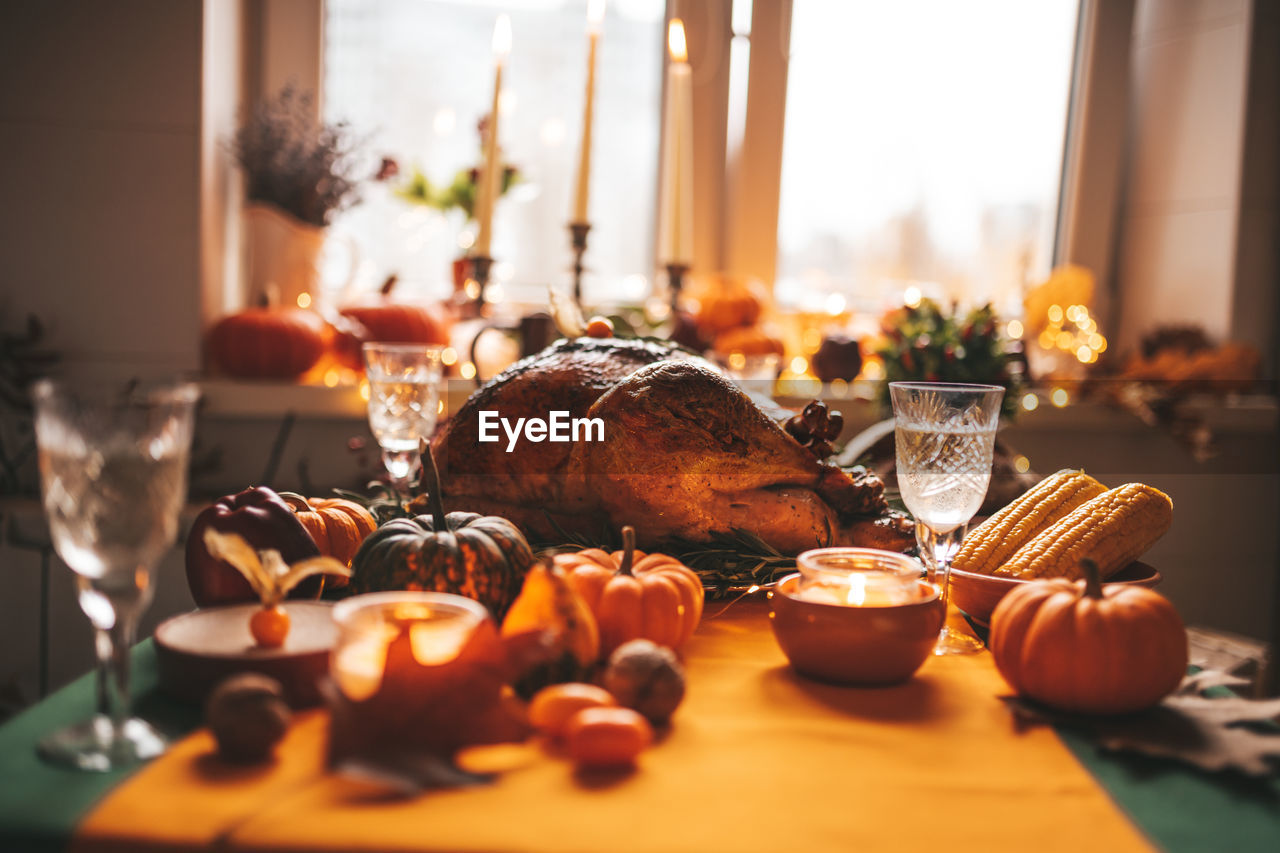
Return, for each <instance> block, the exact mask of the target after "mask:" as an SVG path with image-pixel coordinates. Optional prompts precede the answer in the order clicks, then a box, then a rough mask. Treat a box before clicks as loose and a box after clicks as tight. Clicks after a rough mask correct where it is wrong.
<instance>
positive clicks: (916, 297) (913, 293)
mask: <svg viewBox="0 0 1280 853" xmlns="http://www.w3.org/2000/svg"><path fill="white" fill-rule="evenodd" d="M923 296H924V295H923V294H922V293H921V292H920V288H918V287H916V286H915V285H914V284H913V285H911V286H910V287H908V288H907V289H906V290H904V291H902V304H903V305H905V306H907V307H908V308H918V307H919V306H920V300H921V299H922V298H923Z"/></svg>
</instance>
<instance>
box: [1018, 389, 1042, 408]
mask: <svg viewBox="0 0 1280 853" xmlns="http://www.w3.org/2000/svg"><path fill="white" fill-rule="evenodd" d="M1022 408H1023V410H1024V411H1027V412H1034V411H1035V410H1036V409H1038V408H1040V398H1039V397H1037V396H1036V395H1035V392H1033V391H1028V392H1027V393H1025V394H1023V395H1022Z"/></svg>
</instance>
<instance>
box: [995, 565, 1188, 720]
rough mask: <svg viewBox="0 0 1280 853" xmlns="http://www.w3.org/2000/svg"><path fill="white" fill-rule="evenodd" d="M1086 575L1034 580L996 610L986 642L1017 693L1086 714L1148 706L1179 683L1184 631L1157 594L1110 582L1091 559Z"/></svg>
mask: <svg viewBox="0 0 1280 853" xmlns="http://www.w3.org/2000/svg"><path fill="white" fill-rule="evenodd" d="M1081 563H1082V564H1083V566H1084V571H1085V579H1084V580H1082V581H1074V582H1072V581H1067V580H1062V579H1055V580H1048V581H1033V582H1031V583H1026V584H1020V585H1019V586H1018V588H1017V589H1015V590H1014V591H1012V592H1010V593H1009V594H1008V595H1006V596H1005V597H1004V598H1003V599H1002V600H1001V601H1000V604H999V605H997V606H996V609H995V612H993V613H992V614H991V635H990V641H989V642H988V644H987V645H988V646H989V647H990V649H991V654H992V656H993V657H994V658H995V663H996V667H997V668H998V669H999V670H1000V674H1001V675H1003V676H1004V679H1005V681H1007V682H1009V686H1010V687H1012V688H1013V689H1014V690H1015V691H1017V692H1018V694H1019V695H1022V696H1026V697H1028V698H1031V699H1035V700H1036V701H1037V702H1043V703H1044V704H1046V705H1049V706H1051V707H1054V708H1059V709H1061V710H1064V711H1074V712H1079V713H1086V714H1124V713H1128V712H1131V711H1139V710H1142V709H1143V708H1148V707H1150V706H1152V705H1154V704H1156V703H1157V702H1159V701H1160V700H1161V699H1163V698H1164V697H1165V696H1167V695H1169V693H1171V692H1173V690H1174V688H1176V687H1177V686H1178V684H1179V683H1180V682H1181V681H1182V677H1183V676H1184V675H1186V671H1187V632H1186V629H1185V628H1184V627H1183V625H1182V619H1181V618H1180V617H1179V616H1178V612H1177V611H1176V610H1175V609H1174V608H1173V605H1172V604H1170V603H1169V600H1168V599H1166V598H1165V597H1164V596H1162V595H1160V594H1159V593H1156V592H1153V591H1151V590H1149V589H1146V588H1144V587H1140V586H1132V585H1130V584H1109V585H1107V586H1106V587H1103V586H1102V583H1101V581H1100V579H1099V577H1098V567H1097V565H1096V564H1095V563H1094V562H1093V561H1092V560H1082V561H1081Z"/></svg>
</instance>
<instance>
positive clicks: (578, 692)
mask: <svg viewBox="0 0 1280 853" xmlns="http://www.w3.org/2000/svg"><path fill="white" fill-rule="evenodd" d="M616 704H617V702H616V701H614V698H613V694H611V693H610V692H609V691H608V690H605V689H604V688H603V687H596V686H595V685H594V684H552V685H551V686H550V687H544V688H542V689H541V690H539V691H538V692H537V693H536V694H535V695H534V697H533V700H532V701H531V702H530V703H529V722H530V723H531V724H532V725H533V727H534V728H535V729H537V730H538V731H540V732H542V733H544V734H548V735H552V736H554V737H558V736H560V735H562V734H564V730H565V726H567V725H568V724H569V720H570V718H572V717H573V715H574V714H576V713H578V712H579V711H581V710H582V709H583V708H603V707H608V706H610V705H616Z"/></svg>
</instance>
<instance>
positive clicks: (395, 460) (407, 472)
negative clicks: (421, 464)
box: [382, 449, 418, 495]
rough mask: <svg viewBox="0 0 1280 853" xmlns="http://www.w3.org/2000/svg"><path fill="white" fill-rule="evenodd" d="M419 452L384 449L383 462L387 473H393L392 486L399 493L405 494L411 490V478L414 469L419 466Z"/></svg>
mask: <svg viewBox="0 0 1280 853" xmlns="http://www.w3.org/2000/svg"><path fill="white" fill-rule="evenodd" d="M417 463H418V454H417V452H416V451H413V450H386V449H383V451H382V464H383V465H385V466H386V468H387V473H388V474H390V475H391V486H392V488H394V489H395V490H396V491H397V492H398V493H400V494H402V495H403V494H405V493H407V492H408V491H409V480H410V477H411V476H412V475H413V472H414V469H416V468H417V467H418V464H417Z"/></svg>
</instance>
